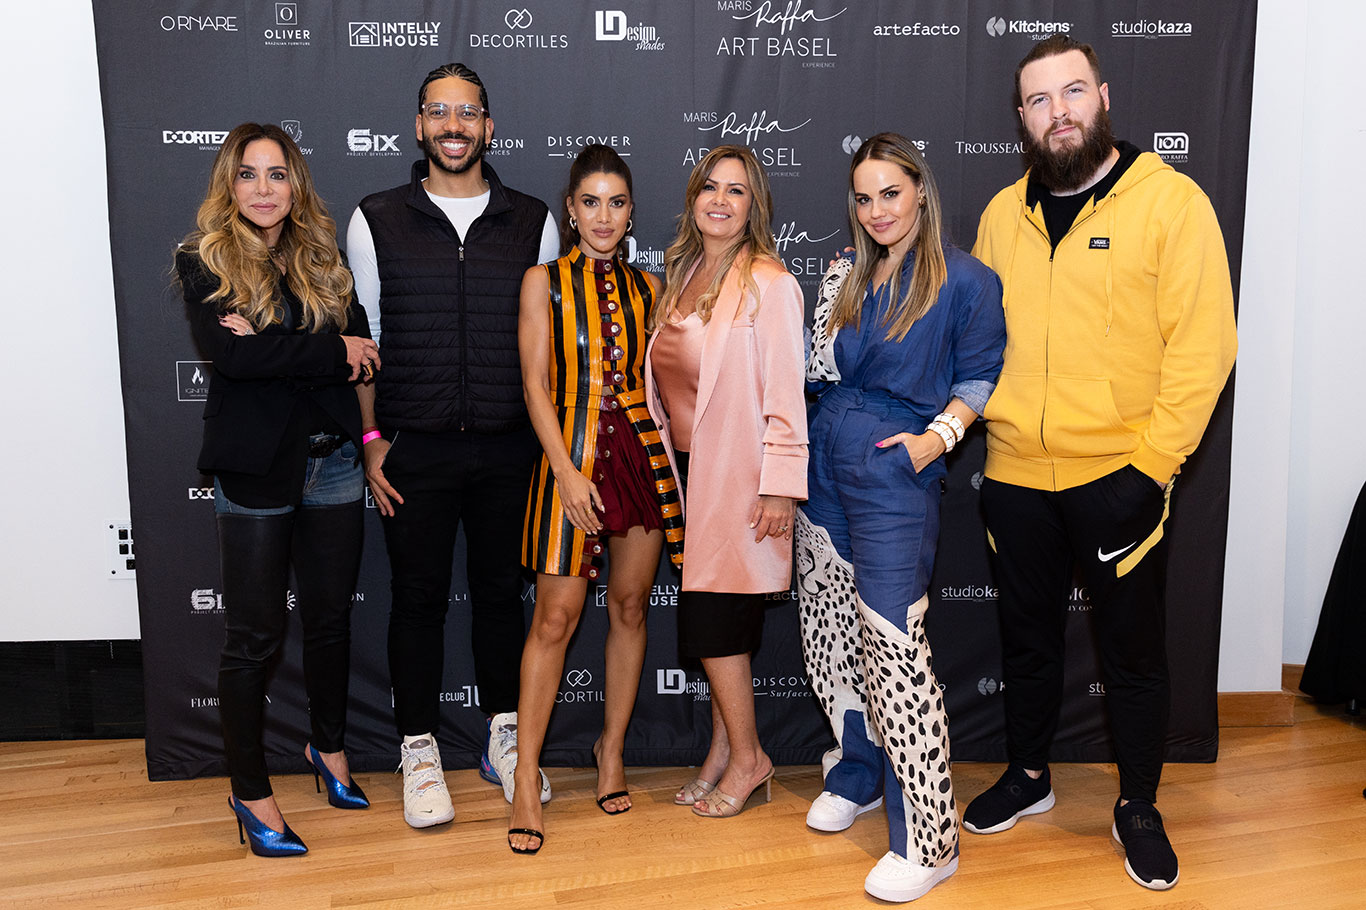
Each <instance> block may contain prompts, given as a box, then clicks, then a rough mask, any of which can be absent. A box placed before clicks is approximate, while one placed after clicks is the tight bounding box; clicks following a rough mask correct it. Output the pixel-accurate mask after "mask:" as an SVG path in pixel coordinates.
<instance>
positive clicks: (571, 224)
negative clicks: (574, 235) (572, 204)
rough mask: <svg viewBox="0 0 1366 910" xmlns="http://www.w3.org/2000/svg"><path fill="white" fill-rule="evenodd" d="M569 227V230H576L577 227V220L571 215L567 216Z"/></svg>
mask: <svg viewBox="0 0 1366 910" xmlns="http://www.w3.org/2000/svg"><path fill="white" fill-rule="evenodd" d="M569 229H570V230H571V231H577V230H578V229H579V222H578V221H577V220H575V218H574V216H573V215H570V216H569Z"/></svg>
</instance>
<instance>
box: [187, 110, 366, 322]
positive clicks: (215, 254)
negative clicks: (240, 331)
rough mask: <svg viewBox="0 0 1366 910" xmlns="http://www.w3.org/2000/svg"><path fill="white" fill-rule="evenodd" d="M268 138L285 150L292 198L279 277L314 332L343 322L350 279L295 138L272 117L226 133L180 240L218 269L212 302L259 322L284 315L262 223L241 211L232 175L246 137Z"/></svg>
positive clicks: (277, 249)
mask: <svg viewBox="0 0 1366 910" xmlns="http://www.w3.org/2000/svg"><path fill="white" fill-rule="evenodd" d="M258 139H269V140H270V141H272V142H274V143H276V144H278V145H279V146H280V149H281V151H283V152H284V156H285V166H286V167H287V169H288V171H289V188H290V194H291V198H292V204H291V206H290V209H289V214H288V215H287V216H286V218H285V222H284V226H283V230H282V231H281V232H280V239H279V242H278V243H277V244H276V247H275V255H276V256H279V257H281V259H282V260H283V261H284V263H285V269H286V271H285V275H284V280H285V281H286V282H287V283H288V284H289V287H290V289H291V290H293V291H294V293H295V294H296V295H297V296H298V298H299V300H300V302H302V304H303V323H304V328H306V329H308V330H309V331H313V332H317V331H320V330H322V329H324V328H327V327H331V326H335V327H336V328H337V329H338V330H341V329H345V328H346V322H347V308H348V305H349V303H350V299H351V292H352V289H353V288H354V284H353V282H352V279H351V272H350V271H349V270H348V269H347V268H346V266H345V265H343V264H342V260H341V253H340V252H339V251H338V250H337V236H336V232H337V225H336V222H334V221H333V220H332V218H331V217H329V216H328V214H327V209H326V208H325V207H324V205H323V202H322V200H321V199H320V198H318V194H317V192H316V191H314V189H313V177H312V176H311V175H310V174H309V173H308V165H306V164H305V163H304V157H303V155H302V154H300V152H299V147H298V146H297V145H295V144H294V140H293V139H291V138H289V134H287V133H286V132H285V131H284V130H282V129H280V128H279V127H278V126H274V125H273V124H260V123H243V124H242V125H240V126H238V127H236V128H235V129H233V131H232V132H230V133H228V137H227V139H225V140H224V142H223V147H222V148H220V149H219V150H218V155H217V156H216V157H215V158H214V160H213V168H212V170H210V171H209V189H208V192H207V193H205V195H204V201H203V202H201V203H200V205H199V212H198V214H197V215H196V216H195V224H196V228H195V230H194V231H192V232H191V233H190V235H189V236H188V237H186V238H185V240H184V242H183V243H182V244H181V247H182V249H184V250H186V251H188V252H193V253H198V254H199V258H200V260H201V261H202V262H203V263H204V266H205V268H207V269H208V270H209V271H210V272H212V273H213V274H214V275H216V276H217V277H218V281H219V284H218V289H217V290H216V291H214V292H213V293H212V294H210V295H209V297H208V300H209V302H211V303H217V304H219V305H220V306H222V307H223V308H224V309H226V310H228V311H231V312H235V313H237V314H239V315H241V316H242V317H243V318H245V319H246V320H247V321H248V322H250V323H251V324H252V325H253V326H255V327H256V328H257V329H263V328H265V327H266V326H268V325H272V324H274V323H278V322H280V321H281V318H282V309H281V301H280V293H279V284H278V282H279V280H280V272H279V269H278V268H277V267H276V265H275V262H274V260H273V258H272V256H271V251H270V249H269V248H268V247H267V246H266V241H265V237H264V235H263V234H262V233H261V230H260V228H258V227H256V225H254V224H252V223H251V222H250V221H248V220H247V219H246V218H244V217H243V216H242V213H241V211H240V210H239V209H238V207H237V199H236V197H235V196H234V195H233V182H234V181H235V180H236V178H237V170H238V168H239V167H240V166H241V164H242V155H243V154H244V153H245V151H246V148H247V146H248V145H250V144H251V143H253V142H255V141H256V140H258Z"/></svg>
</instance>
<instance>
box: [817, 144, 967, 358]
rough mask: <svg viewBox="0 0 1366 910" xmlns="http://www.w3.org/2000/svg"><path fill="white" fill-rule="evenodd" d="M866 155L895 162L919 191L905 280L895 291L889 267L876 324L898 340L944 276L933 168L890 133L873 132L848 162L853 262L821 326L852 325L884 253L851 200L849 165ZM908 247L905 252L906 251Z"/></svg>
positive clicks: (897, 274) (895, 275) (897, 272)
mask: <svg viewBox="0 0 1366 910" xmlns="http://www.w3.org/2000/svg"><path fill="white" fill-rule="evenodd" d="M869 159H876V160H878V161H887V162H890V163H892V164H895V165H896V166H897V167H899V168H901V169H902V170H903V171H905V172H906V175H907V176H909V177H910V178H911V179H912V180H914V181H915V182H916V183H917V184H918V185H919V188H920V192H921V193H924V195H925V207H924V211H923V212H921V215H920V232H919V233H918V234H917V235H916V238H915V243H914V244H912V246H911V250H914V251H915V265H914V267H913V269H912V271H911V281H910V286H909V287H907V288H906V293H905V294H904V295H903V294H901V269H900V268H899V267H898V268H896V269H893V270H892V275H891V277H890V278H889V279H888V288H887V292H888V298H889V299H890V300H893V301H897V302H895V303H893V304H892V305H891V306H889V307H888V308H887V315H886V316H885V317H884V318H883V320H882V324H883V325H885V326H887V340H888V341H892V340H896V341H901V340H902V339H903V338H905V337H906V333H907V332H909V331H910V330H911V326H912V325H914V324H915V321H916V320H917V319H919V318H920V317H921V316H924V315H925V312H926V311H927V310H928V309H929V308H930V307H932V306H934V302H935V301H936V300H938V299H939V291H940V289H941V288H942V287H943V286H944V282H945V281H946V280H947V279H948V266H947V265H946V264H945V263H944V227H943V221H944V216H943V209H942V207H941V205H940V201H939V187H938V185H937V184H936V183H935V182H934V174H932V173H931V172H930V167H929V165H928V164H926V163H925V158H924V156H922V155H921V154H920V150H919V149H918V148H916V147H915V145H914V144H913V143H912V142H911V140H909V139H907V138H906V137H905V136H900V135H898V134H896V133H878V134H877V135H876V136H873V137H872V138H870V139H868V140H867V141H866V142H864V143H863V145H861V146H859V148H858V151H856V152H855V153H854V160H853V162H852V163H851V164H850V165H849V230H850V233H851V234H853V237H854V252H855V253H856V256H855V257H854V268H853V270H852V271H851V272H850V273H849V276H848V277H847V278H845V279H844V284H843V285H842V286H841V287H840V291H839V294H838V295H837V296H836V297H835V303H834V306H833V307H831V311H830V323H829V324H828V325H827V326H826V332H828V333H830V334H832V335H833V334H834V332H835V330H836V329H838V328H840V327H841V326H844V325H848V324H851V323H852V324H853V325H854V327H855V328H857V327H858V324H859V320H860V319H861V318H862V316H863V295H864V290H865V289H866V288H867V287H868V282H869V281H871V280H872V279H873V274H874V273H875V272H876V271H877V267H878V265H879V264H880V263H881V262H882V261H883V260H884V259H886V258H887V255H888V253H887V247H885V246H883V245H882V244H880V243H878V242H877V241H876V240H874V239H873V238H872V235H870V234H869V233H868V231H866V230H865V229H864V227H863V225H862V224H860V223H859V220H858V206H857V204H856V203H855V202H854V169H855V168H857V167H858V166H859V165H860V164H862V163H863V162H865V161H867V160H869ZM911 250H908V251H907V252H906V255H908V256H909V255H910V254H911Z"/></svg>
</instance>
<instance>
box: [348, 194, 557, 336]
mask: <svg viewBox="0 0 1366 910" xmlns="http://www.w3.org/2000/svg"><path fill="white" fill-rule="evenodd" d="M427 198H428V199H430V200H432V202H433V203H434V204H435V205H436V207H437V208H439V209H441V211H443V212H445V213H446V217H447V218H449V219H450V220H451V225H452V226H453V227H454V228H455V233H456V236H458V237H460V238H462V239H463V238H464V236H465V235H466V234H467V233H469V229H470V225H471V224H473V223H474V219H476V218H478V217H479V216H480V215H481V214H482V213H483V211H484V209H485V208H487V207H488V204H489V194H488V192H487V191H485V192H483V193H481V194H480V195H478V196H467V197H464V198H460V199H452V198H450V197H448V196H437V195H436V194H435V193H432V192H430V191H428V193H427ZM559 255H560V229H559V226H558V225H556V224H555V216H554V215H552V214H550V213H549V212H547V213H546V216H545V227H544V228H542V229H541V251H540V258H539V259H537V260H536V261H537V262H538V263H544V262H551V261H552V260H555V259H558V258H559ZM346 258H347V261H348V262H349V264H350V266H351V274H352V275H353V276H354V277H355V279H356V299H357V300H358V301H359V302H360V305H361V306H362V307H364V308H365V315H366V317H367V319H368V320H369V322H370V335H371V337H373V338H374V339H375V341H376V342H378V341H379V335H380V310H379V263H378V262H377V261H376V259H375V238H374V236H373V235H371V233H370V223H369V222H368V221H366V220H365V215H364V214H362V212H361V210H360V208H359V207H358V208H357V209H356V211H355V212H354V213H352V215H351V223H350V224H349V225H347V228H346Z"/></svg>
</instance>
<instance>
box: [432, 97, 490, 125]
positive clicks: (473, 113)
mask: <svg viewBox="0 0 1366 910" xmlns="http://www.w3.org/2000/svg"><path fill="white" fill-rule="evenodd" d="M418 110H420V111H422V116H424V117H426V118H427V119H428V120H435V121H438V122H439V121H442V120H446V119H448V118H449V117H450V116H451V115H452V114H454V115H455V116H456V117H457V118H458V119H459V120H461V121H462V122H464V123H475V122H477V121H478V120H479V118H480V117H482V116H484V115H485V114H487V113H488V111H486V110H485V109H484V108H482V107H475V106H474V105H473V104H461V105H459V106H457V107H451V106H450V105H449V104H442V103H441V102H440V101H433V102H431V103H430V104H424V105H422V107H420V108H418Z"/></svg>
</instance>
